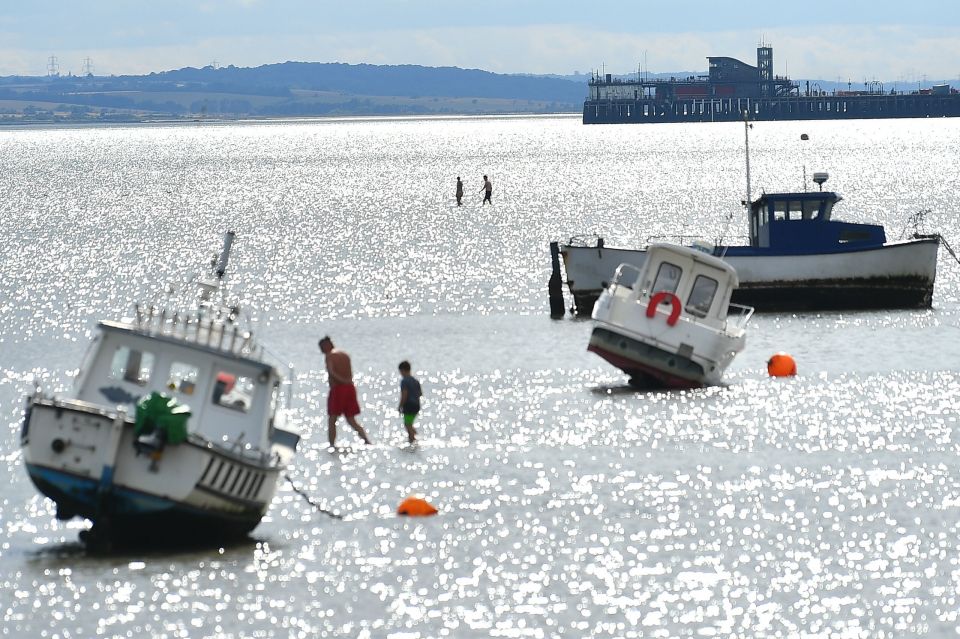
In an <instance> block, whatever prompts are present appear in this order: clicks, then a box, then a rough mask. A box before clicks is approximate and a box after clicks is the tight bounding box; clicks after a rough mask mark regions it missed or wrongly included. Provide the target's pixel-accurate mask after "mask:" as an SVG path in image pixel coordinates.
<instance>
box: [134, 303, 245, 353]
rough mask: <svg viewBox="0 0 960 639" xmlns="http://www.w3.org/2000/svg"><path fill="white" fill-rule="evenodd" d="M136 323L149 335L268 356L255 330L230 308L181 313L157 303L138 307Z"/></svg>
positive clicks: (234, 351) (226, 350)
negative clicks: (240, 321) (238, 321)
mask: <svg viewBox="0 0 960 639" xmlns="http://www.w3.org/2000/svg"><path fill="white" fill-rule="evenodd" d="M134 310H135V313H136V314H135V317H134V319H133V325H134V326H135V327H136V328H137V329H138V330H141V331H143V332H145V333H147V334H149V335H163V336H167V337H175V338H178V339H181V340H184V341H186V342H190V343H193V344H197V345H199V346H205V347H208V348H214V349H216V350H220V351H225V352H227V353H230V354H231V355H239V356H246V357H259V358H262V357H263V356H264V352H263V348H262V347H261V346H259V345H258V344H257V343H256V342H255V341H254V338H253V332H252V331H250V330H245V329H242V328H241V327H240V326H238V325H237V324H236V323H235V321H234V315H233V314H232V313H230V312H229V311H214V310H211V311H209V312H208V313H204V312H203V311H200V312H197V313H180V312H178V311H168V310H167V309H165V308H157V307H156V306H148V307H146V308H144V307H141V306H140V305H139V304H136V305H135V306H134Z"/></svg>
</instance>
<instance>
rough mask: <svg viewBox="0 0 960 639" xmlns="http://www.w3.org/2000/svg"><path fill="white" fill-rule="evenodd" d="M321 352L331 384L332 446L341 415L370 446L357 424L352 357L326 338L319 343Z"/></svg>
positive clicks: (358, 410)
mask: <svg viewBox="0 0 960 639" xmlns="http://www.w3.org/2000/svg"><path fill="white" fill-rule="evenodd" d="M318 345H319V346H320V351H321V352H323V354H324V356H325V357H326V361H327V376H328V377H329V382H330V395H329V396H328V397H327V414H328V415H329V416H330V418H329V419H330V421H329V424H328V426H327V434H328V436H329V438H330V446H331V447H332V446H333V442H334V441H336V439H337V419H338V418H339V417H340V415H343V416H344V417H346V418H347V423H348V424H350V426H351V427H353V430H355V431H357V434H358V435H360V439H362V440H363V441H364V443H365V444H369V443H370V440H369V439H368V438H367V433H366V432H365V431H364V430H363V426H361V425H360V423H359V422H357V415H359V414H360V404H359V403H357V388H356V387H355V386H354V385H353V367H352V366H351V364H350V356H349V355H347V354H346V353H345V352H343V351H341V350H339V349H337V348H334V346H333V340H331V339H330V338H329V337H324V338H322V339H321V340H320V342H319V343H318Z"/></svg>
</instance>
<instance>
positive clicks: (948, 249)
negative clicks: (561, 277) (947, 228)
mask: <svg viewBox="0 0 960 639" xmlns="http://www.w3.org/2000/svg"><path fill="white" fill-rule="evenodd" d="M934 235H935V236H936V238H937V239H938V240H940V243H941V244H943V247H944V248H945V249H947V252H948V253H950V255H952V256H953V259H955V260H956V261H957V264H960V257H957V254H956V252H955V251H954V250H953V248H952V247H951V246H950V245H949V244H947V240H946V238H945V237H943V236H942V235H940V234H939V233H935V234H934Z"/></svg>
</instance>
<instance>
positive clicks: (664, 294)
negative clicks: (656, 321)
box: [647, 291, 681, 326]
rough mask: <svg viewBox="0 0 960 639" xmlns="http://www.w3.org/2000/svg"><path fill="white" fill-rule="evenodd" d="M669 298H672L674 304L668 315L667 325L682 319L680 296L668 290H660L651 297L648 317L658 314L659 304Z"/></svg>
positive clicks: (648, 305) (671, 301)
mask: <svg viewBox="0 0 960 639" xmlns="http://www.w3.org/2000/svg"><path fill="white" fill-rule="evenodd" d="M667 300H670V303H671V304H672V305H673V310H672V311H670V316H669V317H667V326H673V325H674V324H676V323H677V320H678V319H680V310H681V307H680V298H679V297H677V296H676V295H674V294H673V293H670V292H668V291H660V292H659V293H656V294H655V295H654V296H653V297H651V298H650V303H649V304H647V317H653V316H654V315H656V314H657V306H659V305H660V302H664V301H667Z"/></svg>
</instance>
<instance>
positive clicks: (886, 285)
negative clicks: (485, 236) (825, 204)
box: [561, 239, 939, 311]
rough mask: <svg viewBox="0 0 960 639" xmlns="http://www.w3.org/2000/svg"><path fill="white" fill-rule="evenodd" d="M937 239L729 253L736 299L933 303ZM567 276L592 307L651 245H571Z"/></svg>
mask: <svg viewBox="0 0 960 639" xmlns="http://www.w3.org/2000/svg"><path fill="white" fill-rule="evenodd" d="M938 246H939V241H938V240H936V239H922V240H910V241H905V242H894V243H889V244H886V245H884V246H882V247H877V248H872V249H863V250H857V251H849V252H843V253H821V254H810V255H728V256H725V257H724V258H723V260H724V261H725V262H727V263H728V264H730V265H731V266H733V267H734V268H735V269H736V271H737V274H738V276H739V278H740V287H739V289H738V290H737V291H736V292H735V293H734V301H735V302H739V303H743V304H748V305H751V306H755V307H756V308H757V309H758V310H788V309H794V308H797V309H805V308H811V309H821V310H829V309H832V308H903V307H908V308H909V307H929V306H930V302H931V298H932V294H933V283H934V280H935V279H936V270H937V248H938ZM561 254H562V255H563V264H564V270H565V271H566V281H567V286H568V288H569V290H570V292H571V293H572V294H573V296H574V300H575V304H576V306H577V307H578V309H579V310H581V311H582V310H583V309H585V308H587V309H588V308H590V307H591V306H592V305H593V302H595V301H596V299H597V297H598V296H599V295H600V292H601V291H602V290H603V289H604V288H605V287H606V285H607V284H608V283H609V281H610V280H611V278H612V277H613V274H614V271H615V270H616V268H617V266H619V265H620V264H630V265H633V266H635V267H637V268H641V267H642V266H643V263H644V261H645V259H646V251H645V250H632V249H618V248H607V247H585V246H571V245H564V246H562V247H561Z"/></svg>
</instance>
